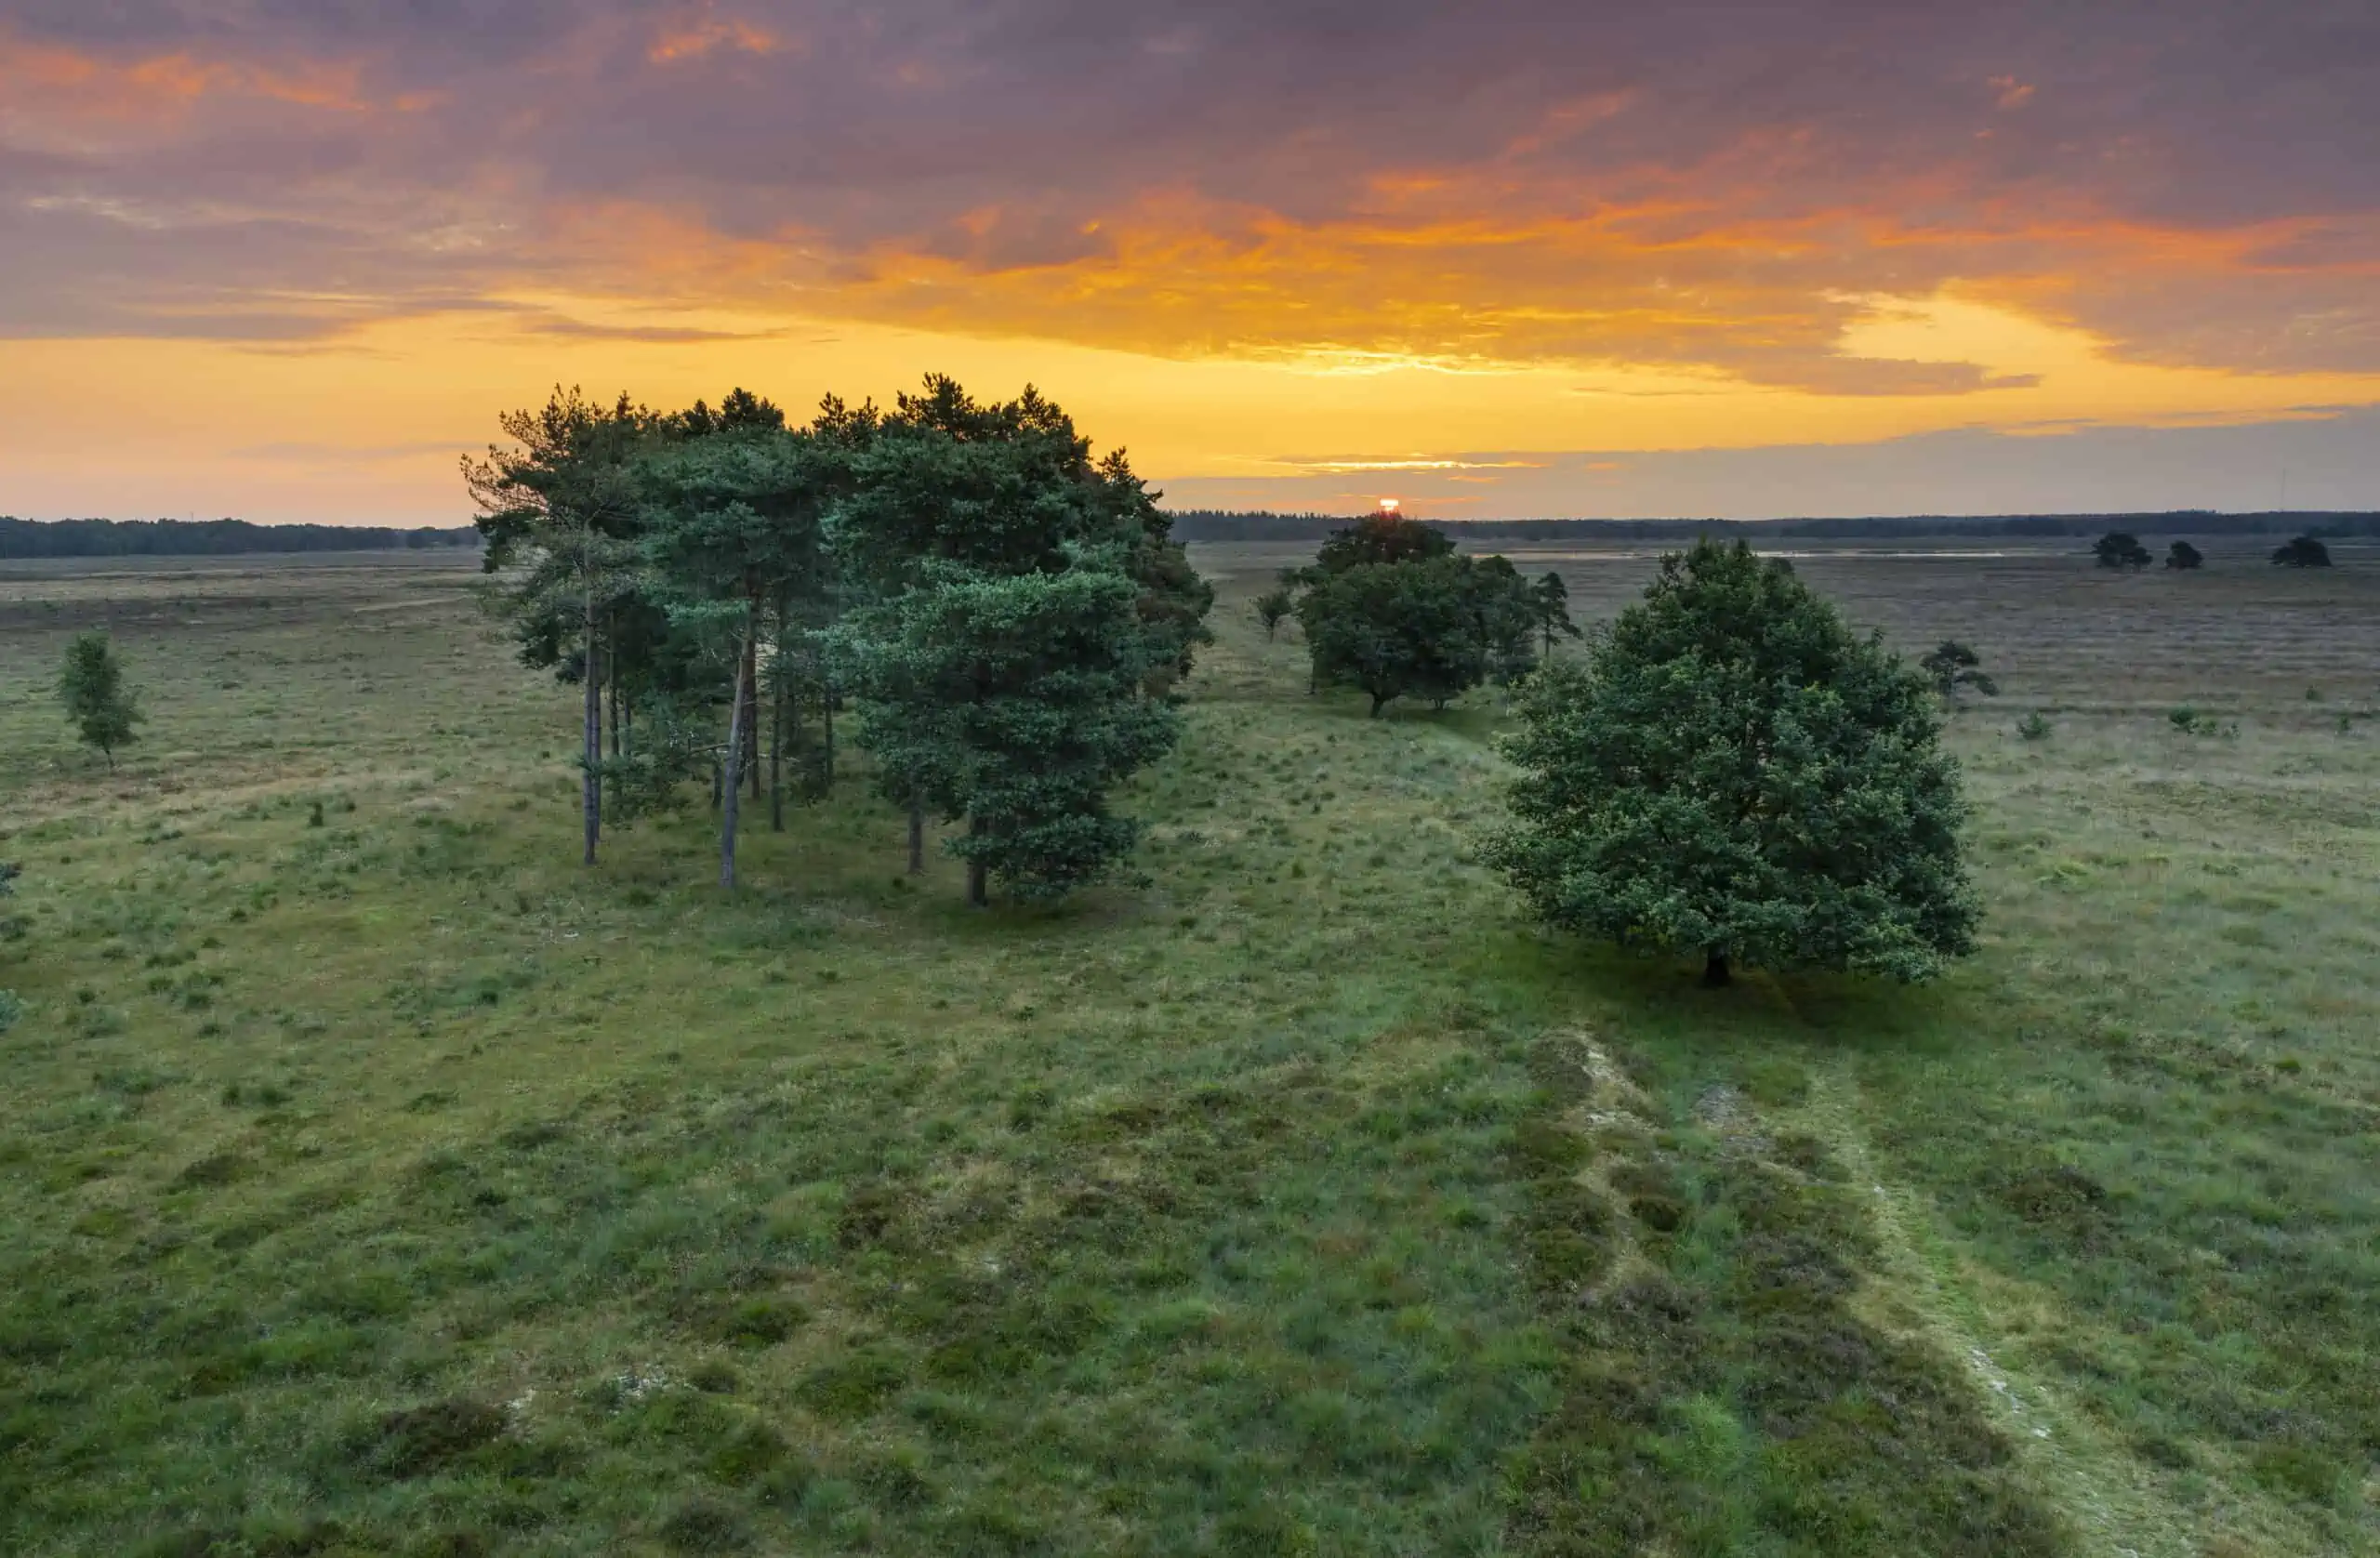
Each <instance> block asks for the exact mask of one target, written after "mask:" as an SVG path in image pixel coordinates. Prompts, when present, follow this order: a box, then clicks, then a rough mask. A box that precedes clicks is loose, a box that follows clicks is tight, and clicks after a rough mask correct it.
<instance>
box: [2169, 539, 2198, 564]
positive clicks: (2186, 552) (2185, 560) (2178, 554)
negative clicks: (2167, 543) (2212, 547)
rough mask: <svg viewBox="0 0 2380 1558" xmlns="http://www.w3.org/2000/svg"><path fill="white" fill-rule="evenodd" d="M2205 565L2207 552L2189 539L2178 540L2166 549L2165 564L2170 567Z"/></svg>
mask: <svg viewBox="0 0 2380 1558" xmlns="http://www.w3.org/2000/svg"><path fill="white" fill-rule="evenodd" d="M2205 565H2206V554H2205V553H2204V552H2202V551H2200V550H2199V549H2198V548H2196V547H2193V546H2191V545H2190V544H2189V543H2188V541H2176V542H2175V543H2174V544H2173V545H2172V546H2171V547H2168V548H2166V549H2165V566H2166V567H2168V568H2181V569H2189V568H2202V567H2204V566H2205Z"/></svg>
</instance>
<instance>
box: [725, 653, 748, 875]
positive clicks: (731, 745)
mask: <svg viewBox="0 0 2380 1558" xmlns="http://www.w3.org/2000/svg"><path fill="white" fill-rule="evenodd" d="M751 663H752V662H751V660H750V659H749V658H748V657H747V656H745V655H741V654H739V655H737V656H736V657H735V696H734V699H733V700H731V701H730V703H729V705H728V716H727V759H726V760H727V772H725V773H724V774H722V775H721V779H720V786H719V793H720V799H721V805H720V811H719V885H720V886H721V887H730V888H732V887H734V885H735V813H736V804H737V801H738V800H739V799H740V798H741V797H742V795H743V793H744V785H743V779H744V738H745V736H746V734H747V728H746V724H745V708H746V706H747V705H746V701H745V696H744V694H745V693H746V692H747V690H748V689H747V686H746V683H745V680H744V673H745V671H746V670H747V668H748V667H750V666H751Z"/></svg>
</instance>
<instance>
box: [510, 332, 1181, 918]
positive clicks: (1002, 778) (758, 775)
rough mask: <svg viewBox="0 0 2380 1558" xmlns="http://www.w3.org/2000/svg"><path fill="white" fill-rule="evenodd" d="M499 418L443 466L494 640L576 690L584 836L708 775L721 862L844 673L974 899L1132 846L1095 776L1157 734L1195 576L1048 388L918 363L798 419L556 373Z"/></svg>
mask: <svg viewBox="0 0 2380 1558" xmlns="http://www.w3.org/2000/svg"><path fill="white" fill-rule="evenodd" d="M502 425H503V429H504V431H505V432H506V434H507V435H508V436H509V439H510V440H511V442H510V444H509V446H496V447H492V448H491V449H490V450H489V452H488V454H487V456H486V457H485V458H483V459H471V460H467V461H466V462H465V466H464V474H465V479H466V481H467V482H469V486H470V489H471V492H472V494H473V495H474V497H475V498H476V499H477V500H478V502H479V505H480V509H481V513H480V517H479V520H478V521H477V523H478V526H479V529H480V532H481V534H482V535H483V536H484V537H485V540H486V544H487V551H486V562H487V567H488V569H489V571H490V572H491V573H493V574H496V575H497V578H498V580H499V585H498V588H497V589H496V592H495V594H494V599H495V600H496V602H497V603H498V605H499V607H500V609H501V610H502V612H503V614H505V616H506V618H507V620H508V621H509V624H510V626H511V628H512V630H513V632H514V634H515V636H516V639H517V640H518V642H519V644H520V648H521V654H522V659H523V660H524V661H525V662H526V663H527V664H529V665H531V666H535V667H549V668H551V669H553V670H554V671H555V672H556V673H557V674H558V675H560V676H561V677H562V679H563V680H567V681H575V682H576V683H577V684H579V686H580V687H581V688H582V690H583V693H584V714H585V718H584V730H583V743H584V747H583V752H582V755H581V759H580V766H581V769H582V771H583V773H584V780H583V791H582V802H583V810H584V816H585V855H586V859H587V860H588V863H589V864H591V863H592V862H593V861H594V859H595V853H596V849H597V846H598V844H599V842H600V840H601V837H602V825H603V822H604V819H605V818H606V816H607V815H608V816H609V817H611V818H612V819H613V820H615V821H624V820H627V819H628V818H632V817H634V816H636V815H639V814H641V813H642V812H648V811H651V810H653V809H655V808H658V807H665V806H670V805H676V804H680V803H681V802H683V801H684V800H686V799H688V797H689V794H690V792H692V791H694V790H695V789H697V788H698V787H699V786H701V785H702V784H703V783H704V782H705V781H706V780H707V781H708V783H709V785H710V788H711V794H712V797H713V799H714V801H715V802H716V803H717V805H718V807H719V810H720V812H721V821H720V879H721V883H722V884H723V885H730V886H732V885H733V884H734V879H735V839H736V833H737V828H738V824H739V811H740V798H741V797H742V796H743V794H744V792H745V791H746V790H747V788H748V789H749V791H750V794H751V795H752V797H753V798H755V799H758V798H759V797H760V795H761V794H762V793H763V789H764V788H765V792H766V794H767V796H768V799H769V805H770V820H771V825H773V826H775V827H780V828H781V827H783V825H784V818H785V802H786V799H787V795H788V793H790V795H791V796H792V798H793V799H796V800H800V799H813V798H815V797H817V796H820V795H822V794H824V793H825V791H826V788H827V786H830V785H831V784H832V782H833V778H834V772H835V760H834V752H835V747H834V743H835V724H834V721H835V716H836V714H837V712H838V711H839V710H840V708H841V707H842V706H844V705H845V703H846V701H847V700H848V701H849V702H851V703H852V704H854V705H855V706H856V708H857V711H858V714H859V720H858V723H857V740H858V742H859V744H860V746H862V747H864V748H865V749H866V752H867V753H868V755H869V757H870V759H872V761H871V768H872V772H873V775H874V779H875V783H876V785H877V786H878V788H879V790H880V791H881V792H882V793H883V795H884V796H885V797H886V798H887V799H890V800H892V801H893V802H894V803H895V804H896V805H899V806H902V807H904V808H906V810H907V812H908V813H909V840H910V843H909V865H910V869H911V870H912V871H915V870H918V869H919V868H920V867H921V865H922V856H923V849H924V835H925V830H926V825H927V823H928V821H929V819H934V820H939V821H942V822H945V823H962V824H963V825H964V826H963V829H962V830H961V831H960V833H959V836H958V837H956V838H953V839H952V840H951V842H950V848H951V850H952V852H954V853H955V854H957V855H959V857H961V858H962V859H964V860H965V861H966V863H967V866H968V896H969V900H970V901H971V902H972V903H975V904H982V903H984V902H985V901H986V900H987V897H988V894H989V891H990V884H991V882H992V881H993V880H994V879H998V881H999V882H1000V883H1001V885H1002V886H1003V887H1004V888H1005V889H1006V890H1007V891H1010V892H1012V893H1013V894H1015V895H1017V896H1020V897H1027V898H1033V897H1048V896H1053V895H1056V894H1060V893H1063V892H1064V891H1068V890H1069V889H1071V888H1073V887H1076V886H1078V885H1080V884H1082V883H1084V882H1088V881H1091V880H1093V879H1096V878H1100V877H1102V876H1104V875H1107V874H1109V873H1111V872H1113V871H1115V870H1116V869H1117V867H1118V866H1119V865H1121V864H1122V862H1123V861H1124V860H1125V859H1126V858H1127V857H1128V856H1129V855H1130V853H1131V850H1132V847H1133V845H1134V843H1135V841H1136V839H1137V838H1138V832H1139V830H1138V827H1137V825H1135V824H1134V823H1133V822H1132V821H1131V819H1129V818H1125V817H1119V816H1116V815H1114V814H1112V813H1111V812H1110V811H1109V810H1108V805H1107V796H1108V793H1109V791H1110V790H1111V789H1112V788H1113V787H1114V786H1115V785H1116V784H1117V782H1118V781H1119V780H1121V779H1123V778H1124V777H1125V776H1127V775H1129V774H1130V773H1131V772H1133V771H1134V770H1135V769H1137V768H1139V767H1141V766H1142V765H1144V764H1145V763H1147V762H1149V761H1151V760H1153V759H1156V758H1157V757H1159V756H1161V755H1163V754H1164V753H1165V752H1166V751H1168V750H1169V749H1170V747H1171V746H1172V745H1173V744H1174V742H1175V740H1176V739H1177V738H1178V734H1179V729H1180V717H1179V711H1178V707H1177V703H1176V700H1175V698H1174V696H1173V693H1172V688H1173V685H1174V683H1175V682H1176V681H1177V680H1179V679H1180V678H1181V677H1182V676H1183V674H1184V673H1185V672H1187V670H1188V669H1189V667H1190V663H1191V656H1192V655H1193V654H1194V653H1195V652H1196V650H1197V646H1198V645H1199V644H1201V643H1202V642H1205V641H1206V640H1207V639H1208V636H1209V635H1208V631H1207V628H1206V626H1205V618H1206V614H1207V611H1208V608H1209V607H1210V605H1211V603H1212V601H1213V591H1212V590H1211V588H1210V587H1209V586H1208V585H1207V584H1206V583H1205V582H1204V581H1202V580H1201V579H1199V578H1198V576H1197V574H1196V572H1195V571H1194V570H1192V568H1191V567H1190V565H1189V561H1188V559H1187V558H1186V557H1185V556H1184V555H1183V549H1182V548H1181V547H1180V545H1178V544H1177V543H1176V542H1175V541H1174V540H1173V539H1172V537H1171V535H1170V526H1169V522H1168V521H1167V518H1166V516H1165V514H1164V513H1163V512H1162V511H1161V510H1159V509H1158V508H1157V504H1156V501H1155V500H1156V496H1157V495H1155V494H1153V493H1151V492H1149V491H1148V490H1147V489H1146V488H1145V487H1144V485H1143V483H1142V482H1141V481H1140V480H1139V478H1138V477H1136V476H1135V475H1134V474H1133V472H1132V469H1131V465H1130V463H1129V462H1128V461H1127V460H1126V459H1125V457H1124V455H1123V453H1122V452H1121V451H1117V452H1116V453H1114V454H1111V455H1109V456H1107V457H1106V458H1105V459H1104V460H1096V461H1095V460H1093V459H1092V457H1091V444H1090V442H1089V440H1087V439H1085V438H1083V437H1082V436H1081V435H1080V434H1078V432H1077V431H1076V429H1075V426H1074V423H1073V422H1072V420H1071V419H1069V418H1068V417H1067V416H1066V415H1065V413H1064V411H1062V410H1060V409H1059V408H1058V407H1057V406H1056V405H1055V404H1053V403H1051V402H1049V401H1047V400H1045V399H1043V398H1042V397H1041V396H1040V395H1039V394H1038V393H1037V392H1035V391H1034V390H1033V389H1026V390H1025V393H1024V394H1023V395H1021V396H1019V397H1018V398H1016V399H1015V400H1012V401H1007V402H1002V403H979V402H977V401H975V400H974V399H973V398H972V397H971V396H969V395H968V394H967V392H966V391H965V390H964V389H961V388H960V387H959V385H958V384H957V383H955V382H953V381H952V380H950V379H948V378H945V377H941V376H929V377H928V378H927V380H926V383H925V388H924V390H923V392H922V393H920V394H918V395H914V396H913V395H903V396H901V397H899V400H898V403H897V404H896V405H895V406H894V407H893V409H892V410H890V411H882V410H879V408H877V407H876V406H875V405H873V404H863V405H860V406H856V407H854V406H851V405H848V404H846V403H843V402H841V401H840V400H837V399H835V398H833V397H828V399H827V400H826V402H825V403H823V404H822V406H821V408H820V410H819V412H818V415H817V416H815V417H814V418H813V420H812V421H811V422H810V423H809V424H808V425H807V426H802V427H795V426H791V425H789V424H788V423H787V418H786V416H785V415H784V413H783V412H782V411H780V410H779V409H778V408H776V407H775V406H774V405H772V404H770V403H768V402H767V401H765V400H762V399H760V398H759V397H757V396H754V395H752V394H750V393H748V392H747V391H745V390H742V389H738V390H736V391H734V393H732V394H730V395H729V396H728V397H727V398H726V399H725V400H724V401H723V402H721V404H720V405H719V406H718V407H716V408H713V407H710V406H708V405H706V404H704V403H701V402H697V403H695V404H694V406H693V407H692V408H690V409H688V410H685V411H680V412H669V413H656V412H653V411H650V410H648V409H646V408H644V407H642V406H639V405H635V404H632V403H630V402H628V400H627V399H626V398H625V397H623V398H622V399H621V400H620V401H618V402H616V403H614V404H612V405H609V406H605V405H602V404H601V403H595V402H590V401H588V400H587V399H586V398H585V397H584V396H582V395H581V394H579V393H578V392H577V391H576V390H568V391H563V390H557V391H556V392H555V394H554V396H553V398H552V399H551V400H550V401H549V402H548V403H547V404H546V405H545V406H543V407H542V408H539V409H536V410H532V411H522V412H517V413H512V414H509V415H508V416H505V417H504V418H503V419H502ZM764 775H765V786H764V783H763V776H764Z"/></svg>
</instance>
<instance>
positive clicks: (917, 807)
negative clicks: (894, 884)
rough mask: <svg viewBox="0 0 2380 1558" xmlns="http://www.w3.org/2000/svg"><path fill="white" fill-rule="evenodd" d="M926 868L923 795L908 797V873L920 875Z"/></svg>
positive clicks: (924, 804) (924, 805)
mask: <svg viewBox="0 0 2380 1558" xmlns="http://www.w3.org/2000/svg"><path fill="white" fill-rule="evenodd" d="M925 868H926V803H925V799H924V798H923V797H920V796H915V795H913V796H911V797H910V798H909V875H911V876H913V877H915V876H919V875H921V874H922V873H923V872H924V870H925Z"/></svg>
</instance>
